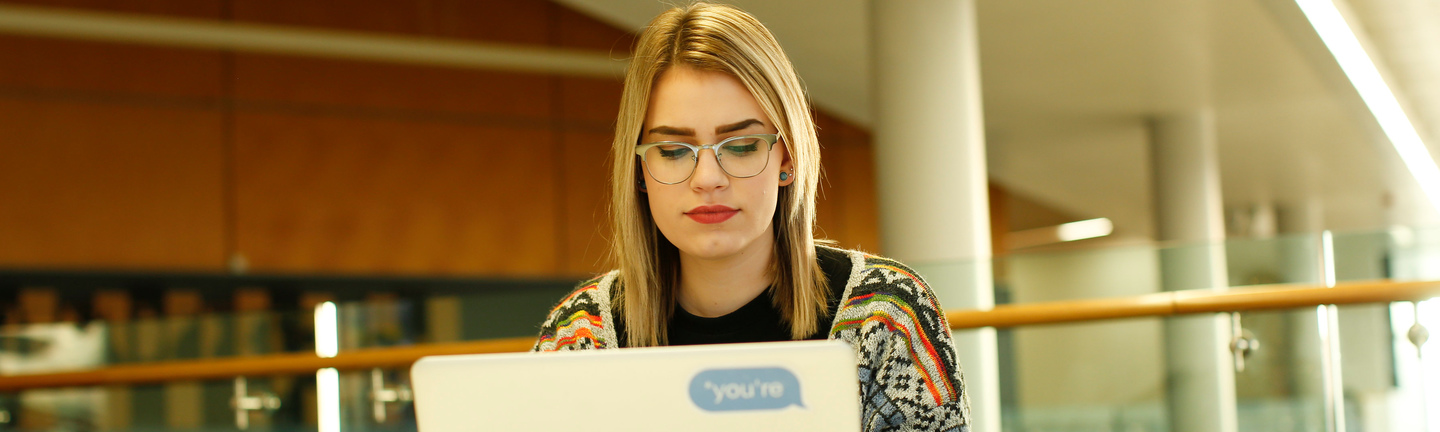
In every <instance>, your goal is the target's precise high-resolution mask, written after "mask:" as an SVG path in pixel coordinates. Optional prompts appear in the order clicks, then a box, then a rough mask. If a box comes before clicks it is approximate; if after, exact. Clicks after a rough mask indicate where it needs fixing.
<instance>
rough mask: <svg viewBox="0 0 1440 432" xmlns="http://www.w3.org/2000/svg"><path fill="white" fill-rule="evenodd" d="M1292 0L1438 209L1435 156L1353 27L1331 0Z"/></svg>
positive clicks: (1439, 196)
mask: <svg viewBox="0 0 1440 432" xmlns="http://www.w3.org/2000/svg"><path fill="white" fill-rule="evenodd" d="M1295 3H1296V4H1298V5H1300V10H1301V11H1302V12H1304V13H1305V18H1306V19H1308V20H1310V25H1311V26H1313V27H1315V32H1316V33H1319V34H1320V40H1322V41H1324V42H1325V47H1326V48H1329V49H1330V53H1331V54H1333V55H1334V56H1335V61H1337V62H1339V63H1340V69H1341V70H1344V71H1345V76H1346V77H1348V78H1349V79H1350V83H1351V84H1354V85H1355V90H1356V91H1358V92H1359V93H1360V98H1361V99H1363V100H1364V101H1365V105H1366V106H1367V107H1369V108H1370V113H1371V114H1373V115H1375V120H1376V121H1378V122H1379V123H1380V129H1381V130H1383V131H1384V132H1385V136H1386V137H1388V138H1390V144H1391V145H1394V146H1395V152H1397V153H1399V154H1400V159H1401V160H1402V161H1404V162H1405V167H1406V168H1408V169H1409V170H1410V175H1412V176H1414V177H1415V181H1418V182H1420V188H1421V189H1422V190H1423V191H1424V192H1425V195H1426V196H1428V197H1429V198H1430V203H1431V204H1432V205H1434V206H1435V208H1436V210H1440V168H1437V167H1436V166H1435V159H1433V158H1431V156H1430V151H1429V150H1428V149H1426V148H1425V142H1424V140H1421V139H1420V134H1419V133H1418V132H1416V130H1415V125H1414V124H1412V123H1410V119H1409V117H1406V116H1405V110H1404V109H1402V108H1400V102H1399V101H1398V100H1397V99H1396V98H1395V93H1393V92H1391V91H1390V87H1389V86H1387V85H1385V79H1384V78H1382V77H1381V76H1380V70H1379V69H1377V68H1376V67H1375V62H1374V61H1373V60H1371V58H1370V55H1369V54H1367V53H1366V52H1365V48H1364V47H1363V46H1361V45H1360V39H1359V38H1358V37H1356V35H1355V31H1354V29H1353V28H1351V27H1350V25H1349V24H1347V23H1346V22H1345V18H1344V17H1343V16H1341V15H1340V10H1339V9H1338V8H1336V7H1335V3H1333V2H1332V1H1331V0H1295Z"/></svg>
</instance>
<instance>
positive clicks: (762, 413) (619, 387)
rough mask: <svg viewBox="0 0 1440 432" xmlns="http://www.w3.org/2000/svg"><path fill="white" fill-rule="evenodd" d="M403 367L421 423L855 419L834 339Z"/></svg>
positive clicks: (631, 426) (738, 423)
mask: <svg viewBox="0 0 1440 432" xmlns="http://www.w3.org/2000/svg"><path fill="white" fill-rule="evenodd" d="M410 376H411V384H412V386H413V387H414V389H415V410H416V418H417V421H418V423H419V428H420V431H422V432H446V431H462V430H463V431H567V432H568V431H575V430H587V431H646V430H655V431H677V430H686V431H744V432H760V431H796V430H825V431H859V430H860V397H859V395H860V389H859V384H858V378H857V377H856V367H855V354H854V352H853V351H852V350H851V348H850V346H849V345H848V344H846V343H845V342H841V341H801V342H771V343H751V344H725V345H698V346H685V347H657V348H629V349H619V350H592V351H569V352H555V353H507V354H478V355H458V356H434V357H426V358H423V359H420V361H418V362H416V363H415V365H414V367H412V368H411V371H410Z"/></svg>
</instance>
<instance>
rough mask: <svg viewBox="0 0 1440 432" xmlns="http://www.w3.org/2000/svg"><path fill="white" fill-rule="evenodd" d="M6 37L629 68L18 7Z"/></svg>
mask: <svg viewBox="0 0 1440 432" xmlns="http://www.w3.org/2000/svg"><path fill="white" fill-rule="evenodd" d="M0 33H10V34H17V35H25V36H40V37H53V38H63V39H79V40H89V41H99V42H115V43H133V44H143V45H158V46H168V47H179V48H193V49H217V50H234V51H241V52H251V53H261V54H280V55H292V56H301V57H320V58H333V59H343V60H360V61H372V62H383V63H404V64H418V65H427V66H442V67H455V68H468V69H487V70H507V71H517V72H535V73H544V74H556V75H571V76H587V77H604V78H620V77H621V76H623V74H624V70H625V64H626V61H625V59H619V58H613V57H611V56H610V55H609V54H608V53H601V52H596V51H586V50H576V49H563V48H552V47H542V46H526V45H513V44H496V43H484V42H475V41H467V40H459V39H444V38H433V37H419V36H404V35H389V34H377V33H365V32H355V31H338V30H324V29H317V28H305V27H294V26H278V25H265V24H252V23H240V22H229V21H219V20H205V19H193V18H175V17H162V16H154V15H141V14H125V13H112V12H95V11H86V10H77V9H63V8H51V7H36V6H19V5H12V4H0Z"/></svg>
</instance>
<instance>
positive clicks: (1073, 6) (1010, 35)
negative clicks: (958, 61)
mask: <svg viewBox="0 0 1440 432" xmlns="http://www.w3.org/2000/svg"><path fill="white" fill-rule="evenodd" d="M559 1H560V2H561V3H565V4H568V5H570V6H571V7H573V8H575V9H577V10H581V11H583V12H586V13H589V14H591V15H594V16H596V17H597V18H600V19H602V20H605V21H608V22H611V23H612V24H615V25H618V26H621V27H624V28H628V29H632V30H635V29H639V28H641V27H643V26H644V25H645V23H646V22H648V21H649V19H650V18H652V17H653V16H655V15H656V14H658V13H659V12H660V11H662V10H664V9H665V8H666V7H667V6H666V4H665V3H661V2H659V1H656V0H559ZM732 3H733V4H736V5H737V6H739V7H741V8H742V9H745V10H747V11H749V12H751V13H752V14H754V15H755V16H757V17H758V18H760V19H761V21H764V22H765V23H766V25H767V26H768V27H769V28H770V29H771V31H772V32H773V33H774V34H775V36H776V38H777V39H779V40H780V42H781V44H782V45H783V46H784V47H785V49H786V52H787V53H788V54H789V55H790V57H791V60H792V62H793V63H794V64H795V67H796V69H797V72H798V73H799V74H800V76H801V78H802V79H803V80H804V81H805V83H806V86H807V89H808V90H809V92H810V94H811V97H812V99H813V100H814V101H815V103H816V104H817V105H819V106H820V107H822V108H824V109H826V110H827V111H829V112H831V113H834V114H836V115H838V116H840V117H843V118H846V119H849V120H851V121H853V122H855V123H857V124H861V125H866V124H868V123H869V121H870V118H871V96H870V94H869V89H870V87H871V86H870V85H869V81H870V67H869V57H870V53H869V43H868V41H869V39H870V34H869V33H870V27H869V19H868V17H869V12H868V8H869V2H868V1H867V0H828V1H824V2H818V1H804V0H763V1H762V0H734V1H733V2H732ZM976 4H977V9H978V11H977V12H978V23H979V35H980V48H981V54H980V55H981V62H980V63H981V82H982V92H983V97H984V106H985V119H986V120H985V127H986V139H987V143H986V145H987V153H988V159H989V170H990V173H989V175H990V178H991V179H992V181H994V182H997V183H1000V184H1001V185H1003V186H1005V187H1006V188H1008V189H1010V190H1011V191H1013V192H1015V193H1019V194H1023V195H1027V196H1030V197H1032V198H1034V199H1036V200H1038V201H1041V202H1044V203H1046V204H1047V205H1050V206H1053V207H1055V208H1057V209H1060V210H1062V211H1064V212H1065V213H1069V214H1074V215H1077V216H1080V217H1108V218H1110V219H1112V220H1113V221H1114V222H1115V226H1116V232H1117V237H1121V238H1126V237H1129V238H1142V237H1143V238H1148V237H1151V236H1152V233H1153V230H1154V224H1153V218H1154V216H1153V211H1152V209H1151V208H1152V198H1151V195H1150V194H1151V186H1150V185H1151V180H1150V178H1151V173H1150V163H1149V129H1148V126H1147V125H1148V122H1149V121H1150V120H1151V119H1154V118H1157V117H1161V116H1164V115H1167V114H1171V113H1178V112H1186V111H1193V110H1197V109H1201V108H1202V107H1209V108H1210V109H1213V110H1214V112H1215V115H1216V117H1215V118H1216V135H1217V140H1218V144H1219V156H1220V166H1221V183H1222V188H1223V196H1224V201H1225V205H1226V207H1227V211H1231V212H1243V211H1246V209H1250V208H1254V207H1256V206H1271V207H1272V208H1275V209H1277V210H1278V211H1279V212H1280V213H1281V215H1282V217H1281V218H1280V219H1281V220H1282V221H1284V220H1286V219H1285V217H1284V215H1285V214H1287V213H1298V211H1297V210H1296V209H1300V208H1305V207H1306V206H1307V205H1308V206H1311V207H1318V208H1320V209H1322V216H1321V222H1322V224H1323V227H1324V228H1326V229H1334V230H1364V229H1377V228H1382V227H1385V226H1389V225H1395V224H1404V225H1432V226H1433V225H1440V212H1437V211H1436V209H1435V207H1434V206H1433V205H1432V204H1431V203H1429V202H1428V201H1426V199H1425V197H1424V195H1422V194H1421V193H1420V191H1419V188H1418V186H1417V185H1416V184H1415V180H1414V179H1413V178H1412V177H1410V175H1409V173H1408V172H1407V171H1405V169H1404V166H1403V164H1401V162H1400V160H1399V158H1398V157H1397V156H1396V154H1395V151H1394V150H1393V149H1392V148H1391V147H1390V145H1389V142H1388V141H1385V140H1384V138H1383V136H1382V135H1379V133H1378V128H1377V127H1376V126H1375V122H1374V120H1373V119H1372V118H1371V117H1369V112H1368V111H1366V110H1365V109H1364V106H1363V105H1362V104H1361V102H1360V100H1359V98H1358V96H1356V95H1355V92H1354V90H1353V89H1351V87H1350V85H1349V83H1348V82H1347V81H1345V79H1344V77H1343V75H1341V74H1340V72H1339V68H1338V66H1337V65H1336V64H1335V63H1334V61H1333V59H1331V58H1330V57H1329V56H1328V52H1326V51H1325V50H1324V46H1323V45H1321V43H1320V41H1319V38H1318V37H1317V36H1316V35H1315V34H1314V32H1313V30H1311V29H1310V28H1309V26H1308V24H1306V23H1305V22H1304V20H1303V16H1301V15H1299V9H1298V8H1297V7H1296V6H1295V5H1294V4H1293V3H1291V2H1289V1H1288V0H1087V1H1084V2H1076V1H1069V0H1004V1H1000V0H980V1H977V2H976ZM1350 11H1351V12H1352V15H1351V16H1352V17H1354V18H1357V19H1356V22H1357V23H1358V25H1359V26H1361V27H1363V28H1364V31H1363V33H1362V34H1361V36H1362V37H1363V38H1366V39H1369V40H1370V42H1371V43H1372V46H1371V48H1372V55H1373V56H1374V57H1376V58H1377V61H1378V62H1380V63H1381V64H1380V66H1381V68H1382V70H1384V71H1387V72H1388V73H1389V78H1390V81H1391V84H1392V87H1394V88H1395V89H1396V91H1397V93H1399V96H1400V97H1401V98H1402V101H1406V102H1408V103H1409V105H1408V107H1407V108H1408V109H1409V110H1410V113H1411V117H1412V119H1415V123H1416V126H1417V128H1418V129H1420V131H1421V134H1422V136H1425V137H1426V138H1427V142H1428V143H1430V148H1431V153H1432V154H1437V155H1440V146H1437V145H1436V140H1435V139H1433V138H1431V137H1434V136H1436V135H1434V134H1433V133H1428V132H1429V131H1440V1H1437V0H1369V1H1366V2H1364V3H1363V4H1357V5H1352V7H1351V8H1350ZM1297 17H1298V18H1297ZM1352 25H1354V24H1352ZM1374 53H1378V54H1374ZM1281 229H1285V227H1283V226H1282V227H1281Z"/></svg>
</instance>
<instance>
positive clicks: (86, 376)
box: [0, 337, 535, 392]
mask: <svg viewBox="0 0 1440 432" xmlns="http://www.w3.org/2000/svg"><path fill="white" fill-rule="evenodd" d="M534 344H535V338H529V337H525V338H514V339H491V340H484V341H474V342H455V343H433V344H423V345H411V346H404V347H394V348H369V349H362V350H355V351H347V352H342V353H340V355H337V356H335V357H329V358H326V357H318V356H316V355H315V354H314V353H289V354H273V355H264V356H254V357H229V358H222V359H202V360H182V361H167V362H156V363H143V364H134V365H121V366H111V367H105V368H100V369H95V370H87V371H76V372H58V373H47V374H34V375H10V376H3V377H0V392H12V391H19V390H27V389H36V388H54V387H84V386H100V385H133V384H154V383H161V382H174V381H198V380H213V379H229V378H234V377H237V376H274V375H302V374H313V373H315V371H317V370H320V369H324V368H335V369H339V370H342V371H343V370H365V369H372V368H401V367H409V366H410V365H411V364H412V363H415V361H416V360H419V359H420V358H421V357H425V356H432V355H449V354H488V353H501V352H523V351H528V350H529V349H530V347H531V346H533V345H534Z"/></svg>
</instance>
